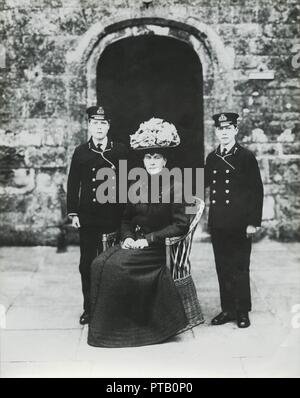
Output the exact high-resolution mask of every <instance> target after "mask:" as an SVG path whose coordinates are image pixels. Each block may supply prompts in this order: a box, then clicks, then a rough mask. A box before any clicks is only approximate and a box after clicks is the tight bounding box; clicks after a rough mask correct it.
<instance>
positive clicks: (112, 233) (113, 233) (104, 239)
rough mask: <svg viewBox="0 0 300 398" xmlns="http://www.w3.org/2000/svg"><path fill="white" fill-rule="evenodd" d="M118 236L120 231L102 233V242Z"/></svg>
mask: <svg viewBox="0 0 300 398" xmlns="http://www.w3.org/2000/svg"><path fill="white" fill-rule="evenodd" d="M117 236H118V232H117V231H115V232H110V233H109V234H102V242H104V241H105V242H106V241H108V240H111V239H115V238H116V237H117Z"/></svg>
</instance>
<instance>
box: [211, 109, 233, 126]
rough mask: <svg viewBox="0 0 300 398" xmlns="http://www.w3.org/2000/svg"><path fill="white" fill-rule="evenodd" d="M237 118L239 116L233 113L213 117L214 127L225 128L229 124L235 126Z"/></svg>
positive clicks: (218, 114)
mask: <svg viewBox="0 0 300 398" xmlns="http://www.w3.org/2000/svg"><path fill="white" fill-rule="evenodd" d="M238 118H239V114H238V113H233V112H223V113H217V114H215V115H213V119H214V121H215V126H216V127H225V126H230V125H231V124H232V125H234V126H236V125H237V119H238Z"/></svg>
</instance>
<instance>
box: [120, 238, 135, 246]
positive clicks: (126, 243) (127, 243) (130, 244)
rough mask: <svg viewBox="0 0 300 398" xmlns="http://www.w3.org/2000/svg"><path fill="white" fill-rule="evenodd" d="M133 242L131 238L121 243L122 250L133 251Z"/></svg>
mask: <svg viewBox="0 0 300 398" xmlns="http://www.w3.org/2000/svg"><path fill="white" fill-rule="evenodd" d="M134 245H135V241H134V240H133V239H132V238H126V239H125V240H124V242H123V243H122V249H134Z"/></svg>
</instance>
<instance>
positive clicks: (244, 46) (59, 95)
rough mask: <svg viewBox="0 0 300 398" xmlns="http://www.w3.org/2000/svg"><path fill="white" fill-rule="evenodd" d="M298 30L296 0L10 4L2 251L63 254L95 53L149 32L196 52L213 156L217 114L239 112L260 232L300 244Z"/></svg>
mask: <svg viewBox="0 0 300 398" xmlns="http://www.w3.org/2000/svg"><path fill="white" fill-rule="evenodd" d="M299 22H300V6H299V5H298V1H297V0H287V1H283V0H282V1H281V0H273V1H271V0H262V1H258V0H256V1H246V0H221V1H216V0H210V1H208V0H186V1H179V0H178V1H176V0H173V1H172V0H167V1H163V0H153V1H152V3H151V4H150V5H149V6H146V5H145V4H144V3H143V1H137V0H114V1H108V0H101V1H98V0H2V1H1V3H0V37H1V47H0V55H1V56H2V57H1V60H0V93H1V96H0V123H1V124H0V206H1V213H0V223H1V229H0V241H1V243H2V244H55V243H56V240H57V235H58V233H59V225H60V223H61V222H62V219H63V217H64V214H65V202H64V198H65V189H66V176H67V170H68V165H69V160H70V155H71V153H72V151H73V149H74V146H75V145H77V144H78V143H80V142H83V141H84V140H85V139H86V121H85V117H84V110H85V107H86V105H87V104H90V103H92V102H93V100H94V97H93V96H94V93H93V84H94V82H95V76H93V70H94V69H93V67H94V64H93V62H95V61H93V60H95V59H97V57H96V58H95V54H96V55H97V56H99V54H101V51H103V48H105V46H106V45H108V44H109V43H110V42H113V41H114V40H118V39H120V38H121V37H122V36H124V37H128V36H130V35H138V34H146V33H147V32H149V30H152V32H153V33H154V34H163V35H170V36H172V37H178V39H179V40H184V41H186V42H187V43H189V44H190V45H192V46H193V48H194V49H195V51H196V52H197V54H198V55H199V57H200V60H201V62H202V64H203V66H204V119H205V120H204V125H205V131H204V135H205V150H206V152H209V151H210V150H211V149H212V147H213V145H214V144H215V142H214V134H213V126H212V123H211V114H212V112H217V111H219V110H223V109H229V108H231V109H232V110H235V111H237V112H239V113H240V115H241V116H242V118H241V122H240V139H241V141H243V143H244V144H245V145H247V146H248V147H249V148H250V149H252V150H253V151H254V152H255V153H256V155H257V157H258V159H259V163H260V165H261V170H262V175H263V179H264V183H265V206H264V232H265V233H267V234H268V235H269V236H270V237H273V238H278V239H282V240H291V239H299V238H300V228H299V222H300V205H299V200H298V196H299V191H300V189H299V185H300V181H299V171H300V153H299V146H300V144H299V142H300V141H299V138H300V121H299V120H300V118H299V102H300V101H299V100H300V81H299V70H300V68H299V67H300V64H299V56H298V58H297V51H298V52H299V43H300V35H299V26H300V24H299ZM165 28H166V29H165ZM297 46H298V47H297ZM293 57H294V58H293Z"/></svg>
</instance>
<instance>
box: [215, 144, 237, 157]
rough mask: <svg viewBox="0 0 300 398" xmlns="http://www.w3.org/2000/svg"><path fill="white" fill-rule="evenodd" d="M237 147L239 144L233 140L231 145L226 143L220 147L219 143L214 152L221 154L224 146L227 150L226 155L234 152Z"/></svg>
mask: <svg viewBox="0 0 300 398" xmlns="http://www.w3.org/2000/svg"><path fill="white" fill-rule="evenodd" d="M238 147H239V144H238V143H237V142H235V143H234V144H233V145H232V144H231V145H226V146H224V147H222V148H221V145H219V146H218V148H217V149H216V151H215V152H216V153H217V154H218V155H221V153H222V151H223V149H224V148H226V151H227V152H226V156H227V155H231V154H235V153H236V151H237V150H238Z"/></svg>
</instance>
